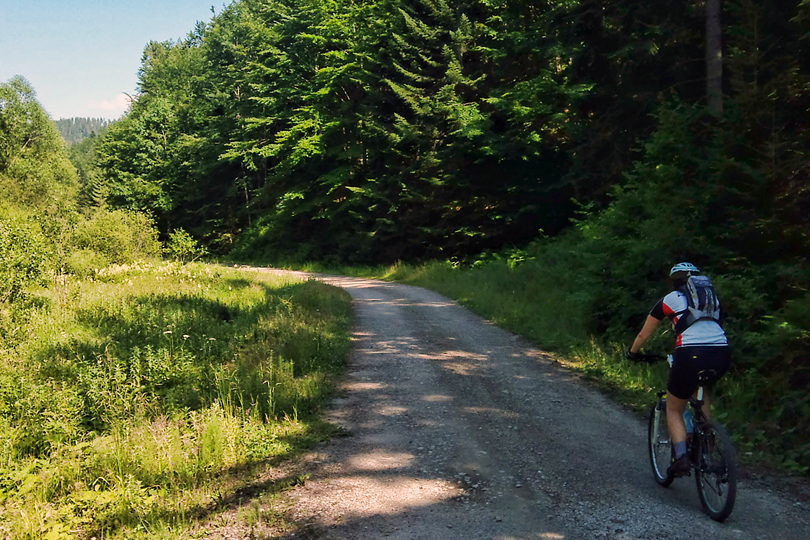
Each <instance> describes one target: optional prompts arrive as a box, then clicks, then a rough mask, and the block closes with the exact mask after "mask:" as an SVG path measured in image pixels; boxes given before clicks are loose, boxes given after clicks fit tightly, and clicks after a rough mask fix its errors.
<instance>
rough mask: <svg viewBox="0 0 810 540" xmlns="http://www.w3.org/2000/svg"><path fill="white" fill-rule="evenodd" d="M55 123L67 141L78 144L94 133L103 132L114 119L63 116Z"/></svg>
mask: <svg viewBox="0 0 810 540" xmlns="http://www.w3.org/2000/svg"><path fill="white" fill-rule="evenodd" d="M55 123H56V127H57V128H59V133H61V134H62V138H63V139H65V142H67V143H68V144H76V143H77V142H81V141H83V140H84V139H86V138H88V137H90V136H92V135H99V134H101V133H102V132H103V131H104V130H105V129H107V127H108V126H109V125H110V124H111V123H112V121H111V120H107V119H106V118H62V119H60V120H56V122H55Z"/></svg>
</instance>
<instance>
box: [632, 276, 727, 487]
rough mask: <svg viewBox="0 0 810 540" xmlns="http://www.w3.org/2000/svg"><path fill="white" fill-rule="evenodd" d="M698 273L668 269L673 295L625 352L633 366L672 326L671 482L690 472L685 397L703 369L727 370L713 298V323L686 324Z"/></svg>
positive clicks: (723, 339)
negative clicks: (666, 325)
mask: <svg viewBox="0 0 810 540" xmlns="http://www.w3.org/2000/svg"><path fill="white" fill-rule="evenodd" d="M699 273H700V270H698V268H697V267H696V266H695V265H694V264H692V263H689V262H681V263H678V264H676V265H675V266H673V267H672V269H671V270H670V272H669V277H670V279H671V280H672V284H673V291H672V292H670V293H669V294H667V295H666V296H665V297H664V298H662V299H661V300H659V301H658V303H656V304H655V306H653V308H652V310H651V311H650V313H649V315H648V316H647V319H646V321H645V322H644V326H643V327H642V328H641V331H640V332H639V333H638V335H637V336H636V339H635V340H634V341H633V344H632V345H631V346H630V350H628V351H627V358H628V359H630V360H638V359H639V358H640V357H641V354H640V353H639V350H640V349H641V347H642V345H644V343H645V342H646V341H647V340H648V339H649V338H650V336H652V335H653V333H654V332H655V330H656V329H657V328H658V325H659V324H661V321H662V320H663V319H664V318H667V319H669V320H670V321H671V322H672V326H673V328H674V329H675V333H676V337H675V353H674V355H673V356H674V361H673V363H672V368H671V369H670V371H669V381H668V382H667V426H668V427H669V436H670V438H671V440H672V445H673V448H674V454H675V455H674V456H673V461H672V463H671V464H670V466H669V468H668V469H667V472H668V473H669V474H670V475H671V476H673V477H679V476H685V475H688V474H689V471H690V468H691V467H690V462H689V456H688V455H687V452H686V426H685V425H684V420H683V412H684V410H685V408H686V404H687V402H688V400H689V397H690V396H691V395H692V394H693V393H694V392H695V391H696V390H697V386H698V383H697V373H698V372H699V371H701V370H704V369H712V370H714V371H715V372H716V373H717V378H719V377H721V376H722V375H723V374H724V373H725V372H726V371H727V370H728V367H729V364H730V363H731V354H730V351H729V347H728V340H727V339H726V334H725V332H724V331H723V328H722V327H721V326H720V321H721V316H720V306H719V301H717V300H716V296H714V299H715V301H716V306H714V307H715V308H716V311H715V313H716V314H717V317H705V318H698V319H697V320H690V319H689V313H690V307H695V306H693V305H692V306H690V302H689V300H688V299H687V290H686V284H687V280H688V279H689V278H690V277H691V276H698V275H699ZM712 292H713V289H712ZM692 303H694V302H692ZM679 323H680V324H679ZM708 405H709V403H708V400H706V403H705V405H704V412H706V413H707V414H708V409H709V407H708Z"/></svg>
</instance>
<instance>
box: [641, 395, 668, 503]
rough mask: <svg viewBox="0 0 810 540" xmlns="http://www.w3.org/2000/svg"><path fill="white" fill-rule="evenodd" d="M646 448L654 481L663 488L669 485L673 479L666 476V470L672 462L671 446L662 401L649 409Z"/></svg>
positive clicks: (665, 411) (664, 406)
mask: <svg viewBox="0 0 810 540" xmlns="http://www.w3.org/2000/svg"><path fill="white" fill-rule="evenodd" d="M647 446H648V447H649V450H650V465H652V472H653V477H654V478H655V481H656V482H658V483H659V484H661V485H662V486H665V487H666V486H668V485H670V484H671V483H672V480H673V477H672V476H670V475H669V474H667V468H668V467H669V464H670V463H671V461H672V445H671V444H670V440H669V431H668V430H667V410H666V401H665V400H663V399H661V400H659V401H658V403H657V404H656V405H653V406H652V407H651V408H650V419H649V427H648V430H647Z"/></svg>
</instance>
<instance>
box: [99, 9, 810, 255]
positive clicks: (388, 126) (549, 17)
mask: <svg viewBox="0 0 810 540" xmlns="http://www.w3.org/2000/svg"><path fill="white" fill-rule="evenodd" d="M723 6H724V9H723V13H722V34H723V37H724V41H723V43H724V47H723V85H722V88H723V90H724V92H725V107H724V112H723V114H722V115H721V116H716V115H710V114H708V113H707V112H706V107H705V104H706V94H707V89H706V62H705V60H704V59H705V54H706V53H705V41H706V36H705V5H704V3H703V2H665V3H663V4H662V3H655V4H654V5H653V4H641V5H640V4H639V3H638V2H629V1H617V2H608V3H605V2H595V1H591V0H582V1H554V2H503V1H492V0H489V1H462V2H453V3H450V2H446V1H442V0H414V1H392V0H381V1H371V2H344V1H340V0H333V1H321V0H304V1H301V0H294V1H293V0H283V1H265V0H263V1H256V0H243V1H239V2H235V3H233V4H231V5H230V6H229V7H227V8H225V9H224V10H223V11H222V12H221V13H219V14H217V15H216V16H215V17H214V18H213V19H212V20H211V21H210V22H209V23H208V24H199V25H198V27H197V28H196V29H195V30H194V31H193V32H192V33H190V34H189V36H188V37H187V38H186V39H184V40H181V41H179V42H171V43H150V44H149V45H148V46H147V47H146V50H145V52H144V57H143V63H142V65H141V69H140V72H139V75H140V83H139V96H138V98H137V100H136V101H135V103H134V104H133V106H132V109H131V111H130V112H129V114H128V115H127V116H126V117H125V118H124V119H123V120H122V121H121V122H119V123H117V124H116V125H115V126H114V128H113V129H112V130H111V132H110V133H109V135H108V137H107V138H106V140H105V142H104V144H103V145H102V146H101V149H100V160H99V165H100V167H101V168H102V170H103V171H104V175H103V176H104V182H105V189H106V190H108V191H109V195H108V196H107V200H108V202H109V203H110V204H113V205H116V206H123V207H127V208H131V209H138V210H147V211H150V212H152V213H153V214H154V215H155V216H156V217H158V219H159V223H160V224H161V226H162V227H163V228H164V229H166V230H169V229H172V228H175V227H183V228H186V229H188V230H189V231H191V232H193V234H195V235H196V236H197V237H198V238H200V239H202V240H204V241H205V242H207V243H208V244H209V245H210V246H211V247H212V248H213V249H214V250H219V251H220V252H228V251H231V250H233V249H234V248H236V250H237V252H238V253H243V254H245V255H248V256H255V255H257V254H262V255H266V256H267V257H270V258H276V259H283V258H287V259H298V260H303V259H324V258H332V259H334V260H339V261H347V262H391V261H394V260H397V259H407V260H413V259H415V258H416V259H427V258H434V257H464V256H469V255H472V254H475V253H478V252H480V251H482V250H498V249H500V248H502V247H503V246H505V245H522V244H525V243H526V242H528V241H530V240H532V239H534V238H536V237H537V236H538V235H539V234H541V231H542V232H543V233H545V234H548V235H555V234H556V233H558V232H559V231H561V230H562V229H564V228H566V227H567V226H568V225H569V224H570V219H571V217H572V216H575V215H577V213H578V212H582V211H583V210H589V209H599V208H604V207H605V206H606V205H607V204H608V203H609V202H610V201H612V200H614V199H615V198H616V196H617V192H616V190H626V189H630V187H631V186H632V185H635V184H637V183H639V182H640V183H642V184H644V183H648V182H654V181H655V180H656V175H661V174H664V170H671V171H672V172H671V175H672V176H673V181H679V182H682V183H683V184H690V185H691V186H692V189H691V192H692V194H693V196H691V197H690V198H689V200H686V201H684V200H678V199H677V198H674V199H672V200H671V202H670V203H669V204H667V205H666V207H661V206H658V207H657V208H652V207H648V208H644V209H640V211H643V212H677V213H680V214H681V215H682V216H683V220H682V221H683V225H684V227H690V226H691V227H697V226H702V223H701V216H708V215H711V216H713V219H712V224H716V225H719V226H720V227H721V229H722V230H720V231H718V234H719V235H720V239H721V240H723V241H724V245H726V246H727V247H728V248H729V249H732V250H735V252H736V251H737V250H742V251H744V252H746V254H749V253H750V255H751V256H752V257H754V258H756V259H758V260H762V259H768V260H772V258H773V255H774V251H778V252H779V255H778V256H780V257H781V256H782V254H783V253H785V252H791V253H795V254H796V255H799V254H801V253H803V252H804V251H803V249H802V248H803V247H804V246H805V244H806V237H805V236H804V234H803V232H802V231H803V230H805V229H806V216H807V212H806V208H807V204H808V194H807V187H806V186H807V171H808V165H807V159H806V155H805V153H806V149H807V137H808V135H807V130H806V129H804V128H805V126H806V122H805V119H806V117H807V114H806V113H807V109H808V96H807V84H808V82H807V81H808V65H807V64H808V54H807V26H808V24H807V23H808V20H807V17H808V15H807V11H808V6H807V2H799V1H792V2H790V1H789V2H753V1H746V0H735V1H728V2H724V3H723ZM664 131H666V133H663V132H664ZM656 133H657V135H656ZM655 137H657V138H658V140H659V141H660V143H659V144H658V146H657V147H656V148H654V149H650V148H649V147H648V146H649V145H650V144H651V141H653V140H655ZM662 137H666V138H668V140H667V141H661V140H660V139H662ZM645 145H646V146H647V147H645ZM665 145H669V146H665ZM655 152H658V155H654V153H655ZM662 159H663V160H665V161H662ZM645 167H646V169H648V170H641V169H644V168H645ZM634 169H635V172H634ZM631 177H632V178H631ZM695 213H697V214H699V215H697V216H696V215H695ZM776 240H778V242H775V241H776Z"/></svg>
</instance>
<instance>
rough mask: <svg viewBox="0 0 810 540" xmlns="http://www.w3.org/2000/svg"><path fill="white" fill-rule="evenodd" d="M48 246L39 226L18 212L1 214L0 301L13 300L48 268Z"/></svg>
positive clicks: (42, 275) (37, 280)
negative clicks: (16, 213)
mask: <svg viewBox="0 0 810 540" xmlns="http://www.w3.org/2000/svg"><path fill="white" fill-rule="evenodd" d="M49 258H50V249H49V244H48V241H47V239H46V238H45V235H44V234H43V232H42V230H41V229H40V227H39V226H38V225H37V224H35V223H33V222H32V221H30V220H28V219H26V218H25V217H23V216H21V215H16V216H11V217H6V216H2V215H0V302H8V301H13V300H15V299H16V298H17V297H19V296H20V295H21V294H22V293H23V291H24V289H25V288H26V287H28V286H29V285H32V284H34V283H37V282H40V281H41V280H42V278H43V277H44V276H45V274H46V272H47V269H48V261H49Z"/></svg>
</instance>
